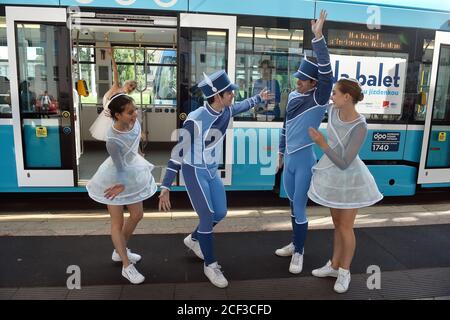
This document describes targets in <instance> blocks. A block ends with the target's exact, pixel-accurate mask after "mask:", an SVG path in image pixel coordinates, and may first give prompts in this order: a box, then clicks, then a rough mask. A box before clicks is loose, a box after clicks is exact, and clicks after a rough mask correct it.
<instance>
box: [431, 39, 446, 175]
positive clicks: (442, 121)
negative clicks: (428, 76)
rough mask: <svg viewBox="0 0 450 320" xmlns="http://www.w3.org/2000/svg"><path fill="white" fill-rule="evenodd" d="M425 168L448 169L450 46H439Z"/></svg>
mask: <svg viewBox="0 0 450 320" xmlns="http://www.w3.org/2000/svg"><path fill="white" fill-rule="evenodd" d="M433 105H434V107H433V118H432V120H431V127H430V137H429V141H428V154H427V162H426V168H449V167H450V45H441V51H440V55H439V64H438V70H437V79H436V88H435V92H434V101H433Z"/></svg>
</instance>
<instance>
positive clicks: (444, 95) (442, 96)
mask: <svg viewBox="0 0 450 320" xmlns="http://www.w3.org/2000/svg"><path fill="white" fill-rule="evenodd" d="M437 75H438V76H437V79H436V89H435V90H436V91H435V96H434V101H433V102H434V107H433V120H437V121H439V122H446V123H448V122H449V121H450V46H447V45H445V46H444V45H443V46H441V52H440V54H439V65H438V71H437Z"/></svg>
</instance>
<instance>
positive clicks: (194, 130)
mask: <svg viewBox="0 0 450 320" xmlns="http://www.w3.org/2000/svg"><path fill="white" fill-rule="evenodd" d="M262 101H263V100H262V99H261V97H260V96H259V95H256V96H254V97H252V98H249V99H246V100H244V101H241V102H239V103H236V104H234V105H232V106H230V107H225V108H224V109H223V110H222V111H221V112H217V111H215V110H214V109H213V108H212V107H211V106H210V105H209V104H208V103H207V102H205V104H204V105H203V106H202V107H200V108H198V109H197V110H194V111H192V112H191V113H189V115H188V117H187V119H186V121H185V122H184V124H183V129H184V130H183V129H182V130H180V137H179V142H178V144H177V145H176V146H175V147H174V148H173V150H172V154H171V159H170V160H169V163H168V165H167V171H166V174H165V176H164V180H163V182H162V185H161V188H166V189H170V186H171V185H172V182H173V180H174V179H175V177H176V174H177V172H178V171H179V170H180V168H181V173H182V175H183V178H184V181H185V184H186V190H187V193H188V195H189V198H190V200H191V203H192V207H193V208H194V210H195V211H196V212H197V214H198V216H199V218H200V223H199V225H198V226H197V228H196V230H195V231H194V232H193V233H192V238H193V239H194V240H199V242H200V248H201V250H202V253H203V255H204V257H205V265H209V264H211V263H214V262H215V261H216V259H215V257H214V250H213V226H214V225H215V224H217V223H219V222H220V221H221V220H222V219H223V218H224V217H225V216H226V214H227V201H226V195H225V188H224V186H223V183H222V180H221V178H220V175H219V172H218V166H219V164H220V161H221V153H222V145H223V138H224V137H225V134H226V130H227V128H228V124H229V122H230V121H231V118H232V117H234V116H235V115H237V114H239V113H242V112H246V111H248V110H250V109H251V108H253V107H254V106H255V105H256V104H258V103H261V102H262Z"/></svg>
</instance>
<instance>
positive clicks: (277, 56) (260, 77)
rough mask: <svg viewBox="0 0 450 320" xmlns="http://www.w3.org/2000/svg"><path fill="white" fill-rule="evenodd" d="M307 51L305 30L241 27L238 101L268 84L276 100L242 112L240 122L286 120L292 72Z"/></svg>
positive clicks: (292, 80) (293, 84)
mask: <svg viewBox="0 0 450 320" xmlns="http://www.w3.org/2000/svg"><path fill="white" fill-rule="evenodd" d="M301 54H303V30H301V29H287V28H275V27H270V28H269V27H264V28H263V27H253V26H239V27H238V33H237V54H236V83H237V84H238V85H239V89H237V91H236V101H241V100H244V99H245V98H248V97H251V96H253V95H255V94H258V93H259V91H261V89H262V88H263V87H267V88H268V89H269V90H270V91H271V92H272V93H273V94H274V96H275V97H274V100H273V101H271V102H270V103H267V104H261V105H259V106H256V107H255V108H254V109H253V110H251V111H249V112H246V113H244V114H241V115H240V116H238V117H235V118H234V119H235V120H237V121H239V120H240V121H283V119H284V116H285V113H286V104H287V98H288V95H289V92H291V91H292V90H293V89H294V88H295V87H296V85H295V79H293V77H292V73H293V72H294V71H295V70H297V67H298V65H299V63H300V59H301Z"/></svg>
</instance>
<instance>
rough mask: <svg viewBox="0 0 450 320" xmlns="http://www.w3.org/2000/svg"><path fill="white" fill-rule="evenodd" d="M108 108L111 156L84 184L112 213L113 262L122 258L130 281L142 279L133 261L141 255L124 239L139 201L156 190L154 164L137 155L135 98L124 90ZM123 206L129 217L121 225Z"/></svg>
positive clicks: (138, 134) (136, 218) (138, 132)
mask: <svg viewBox="0 0 450 320" xmlns="http://www.w3.org/2000/svg"><path fill="white" fill-rule="evenodd" d="M108 109H109V110H110V112H111V116H112V118H113V119H114V124H113V125H112V126H111V127H110V128H109V129H108V131H107V133H106V149H107V150H108V153H109V155H110V157H109V158H108V159H106V160H105V162H103V163H102V164H101V165H100V167H99V168H98V170H97V172H96V173H95V174H94V176H93V177H92V179H91V180H90V181H89V183H88V184H87V186H86V188H87V190H88V193H89V196H90V197H91V198H92V199H94V200H95V201H97V202H100V203H104V204H106V205H107V206H108V212H109V214H110V215H111V238H112V242H113V244H114V247H115V250H114V251H113V254H112V260H113V261H117V262H119V261H122V263H123V268H122V275H123V276H124V277H125V278H127V279H128V280H129V281H130V282H131V283H133V284H138V283H141V282H143V281H144V279H145V278H144V276H143V275H142V274H140V273H139V272H138V271H137V270H136V268H135V267H134V264H135V263H136V262H138V261H139V260H140V259H141V256H140V255H138V254H135V253H132V252H131V251H130V250H129V249H128V248H127V242H128V240H129V239H130V237H131V235H132V234H133V231H134V229H135V228H136V226H137V224H138V223H139V221H140V220H141V219H142V217H143V213H144V209H143V204H142V201H143V200H145V199H148V198H150V197H151V196H152V195H153V194H154V193H155V192H156V189H157V187H156V184H155V180H154V178H153V176H152V173H151V171H152V169H153V165H152V164H151V163H149V162H147V160H145V159H144V158H143V157H142V156H141V155H140V154H139V142H140V138H141V126H140V124H139V121H137V112H136V106H135V105H134V100H133V99H132V98H131V97H129V96H127V95H126V94H124V93H119V94H117V95H115V96H113V97H112V98H111V100H110V101H109V104H108ZM124 205H126V206H127V207H128V210H129V211H130V217H129V218H128V219H127V220H126V222H125V224H124V216H123V212H124Z"/></svg>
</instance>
